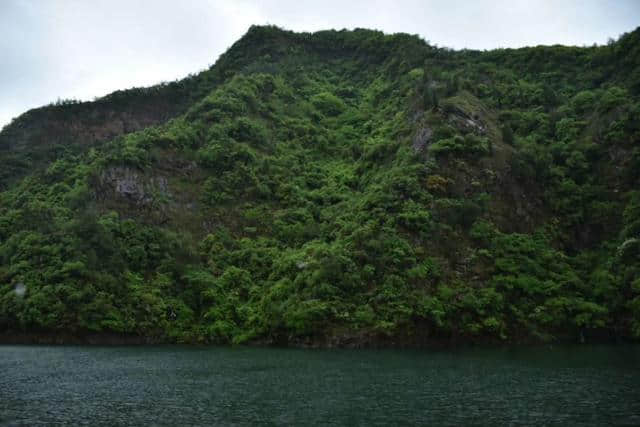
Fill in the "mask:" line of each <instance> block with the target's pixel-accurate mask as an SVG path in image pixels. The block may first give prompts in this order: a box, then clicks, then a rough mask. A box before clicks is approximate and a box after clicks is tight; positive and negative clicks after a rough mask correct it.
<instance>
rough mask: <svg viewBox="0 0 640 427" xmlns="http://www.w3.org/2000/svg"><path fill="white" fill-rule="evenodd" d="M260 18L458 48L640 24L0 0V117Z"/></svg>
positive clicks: (211, 57) (504, 12)
mask: <svg viewBox="0 0 640 427" xmlns="http://www.w3.org/2000/svg"><path fill="white" fill-rule="evenodd" d="M267 23H268V24H275V25H278V26H280V27H284V28H287V29H292V30H296V31H316V30H320V29H328V28H336V29H342V28H356V27H361V28H375V29H379V30H383V31H385V32H388V33H393V32H406V33H410V34H419V35H420V36H422V37H423V38H424V39H425V40H429V41H430V42H431V43H433V44H437V45H439V46H448V47H453V48H463V47H467V48H473V49H492V48H496V47H520V46H530V45H538V44H555V43H560V44H567V45H591V44H593V43H598V44H604V43H606V42H607V39H608V38H610V37H612V38H617V37H618V36H619V35H620V34H621V33H623V32H628V31H632V30H633V29H635V27H637V26H639V25H640V0H531V1H525V0H484V1H480V0H422V1H419V0H408V1H401V0H385V1H381V0H369V1H356V0H340V1H336V0H313V1H306V0H293V1H292V0H282V1H275V0H264V1H258V0H255V1H249V0H181V1H179V0H0V28H1V29H2V33H1V37H0V126H3V125H4V124H6V123H8V122H9V121H10V120H11V118H13V117H16V116H18V115H19V114H21V113H22V112H24V111H26V110H27V109H29V108H33V107H36V106H40V105H43V104H47V103H49V102H51V101H55V100H56V99H57V98H76V99H82V100H86V99H93V98H94V97H96V96H102V95H105V94H107V93H109V92H112V91H114V90H116V89H123V88H129V87H133V86H148V85H151V84H154V83H158V82H160V81H169V80H175V79H177V78H181V77H184V76H185V75H187V74H188V73H191V72H196V71H199V70H202V69H203V68H206V67H207V66H209V65H211V64H212V63H214V62H215V60H216V58H217V57H218V55H220V54H221V53H222V52H224V51H225V50H226V49H227V48H228V47H229V46H230V45H231V44H232V43H233V42H234V41H235V40H237V39H238V38H239V37H241V36H242V35H243V34H244V33H245V32H246V31H247V29H248V28H249V26H250V25H252V24H267Z"/></svg>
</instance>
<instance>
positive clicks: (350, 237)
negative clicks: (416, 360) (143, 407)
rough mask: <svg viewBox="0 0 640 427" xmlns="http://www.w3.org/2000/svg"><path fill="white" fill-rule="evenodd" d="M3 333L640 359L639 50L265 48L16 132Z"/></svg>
mask: <svg viewBox="0 0 640 427" xmlns="http://www.w3.org/2000/svg"><path fill="white" fill-rule="evenodd" d="M0 165H1V167H0V332H4V333H10V332H11V333H32V334H60V333H70V334H77V335H83V334H96V333H98V334H100V333H105V334H106V333H109V334H122V335H134V336H140V337H145V339H147V340H153V341H163V342H189V343H196V342H199V343H244V342H258V343H274V344H296V345H304V344H309V345H316V344H318V345H373V344H379V343H388V344H397V345H399V344H411V345H414V344H416V345H417V344H428V343H430V342H443V341H457V342H480V341H482V342H487V341H489V342H502V341H508V342H516V341H517V342H521V341H549V340H559V339H572V340H580V339H582V340H584V339H590V338H591V337H602V336H610V337H618V338H623V339H634V338H638V337H640V189H639V188H638V183H639V182H640V30H636V31H634V32H632V33H629V34H625V35H623V36H621V37H620V38H619V40H617V41H616V42H614V43H611V44H608V45H606V46H594V47H582V48H579V47H564V46H538V47H532V48H523V49H498V50H493V51H485V52H479V51H470V50H463V51H453V50H450V49H442V48H437V47H434V46H430V45H429V44H427V43H425V42H424V41H423V40H421V39H420V38H418V37H417V36H410V35H407V34H394V35H385V34H383V33H381V32H377V31H370V30H363V29H357V30H355V31H345V30H343V31H322V32H317V33H313V34H308V33H293V32H289V31H284V30H282V29H279V28H276V27H271V26H267V27H252V28H251V29H250V30H249V31H248V33H247V34H246V35H245V36H244V37H242V38H241V39H240V40H239V41H237V42H236V43H235V44H234V45H233V46H232V47H231V48H230V49H229V50H228V51H227V52H226V53H225V54H224V55H222V56H221V57H220V59H219V60H218V62H217V63H216V64H215V65H214V66H212V67H211V68H210V69H208V70H206V71H203V72H201V73H199V74H197V75H193V76H190V77H189V78H187V79H185V80H182V81H177V82H173V83H168V84H162V85H159V86H156V87H152V88H146V89H132V90H126V91H119V92H116V93H114V94H111V95H109V96H107V97H104V98H102V99H98V100H96V101H94V102H64V101H61V102H58V103H57V104H55V105H50V106H47V107H43V108H40V109H36V110H32V111H29V112H27V113H25V114H24V115H22V116H20V117H19V118H18V119H16V120H14V121H13V122H12V123H11V124H10V125H8V126H6V127H5V128H4V129H3V130H2V132H1V133H0Z"/></svg>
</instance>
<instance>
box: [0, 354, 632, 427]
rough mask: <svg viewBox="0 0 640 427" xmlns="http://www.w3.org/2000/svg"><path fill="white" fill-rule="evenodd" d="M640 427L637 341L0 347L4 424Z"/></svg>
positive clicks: (0, 407) (1, 417) (0, 417)
mask: <svg viewBox="0 0 640 427" xmlns="http://www.w3.org/2000/svg"><path fill="white" fill-rule="evenodd" d="M55 423H59V424H60V423H62V424H73V425H78V424H90V425H96V424H106V425H154V424H155V425H158V424H161V425H178V426H181V425H194V424H197V425H203V424H206V425H212V424H213V425H254V424H261V425H363V426H369V425H389V424H391V425H398V424H400V425H425V424H431V425H468V424H483V425H499V424H516V425H533V424H535V425H540V424H546V425H548V424H552V425H554V424H556V425H565V426H569V425H576V424H580V425H611V424H615V425H620V424H628V425H640V346H573V347H536V348H519V349H464V350H455V351H453V350H442V351H414V350H376V351H373V350H371V351H369V350H298V349H260V348H218V347H200V348H193V347H83V346H63V347H54V346H0V424H3V425H37V424H55Z"/></svg>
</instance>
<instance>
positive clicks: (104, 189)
mask: <svg viewBox="0 0 640 427" xmlns="http://www.w3.org/2000/svg"><path fill="white" fill-rule="evenodd" d="M108 195H113V196H115V197H117V198H120V199H125V200H126V201H128V202H132V203H134V204H135V205H138V206H148V205H151V204H152V203H153V202H154V201H155V200H156V199H158V198H166V197H169V196H170V192H169V187H168V182H167V179H166V178H165V177H163V176H152V177H146V176H144V174H143V173H141V172H139V171H137V170H135V169H133V168H130V167H126V166H113V167H110V168H107V169H106V170H104V171H103V172H102V174H101V175H100V180H99V189H98V198H100V199H104V198H105V197H108Z"/></svg>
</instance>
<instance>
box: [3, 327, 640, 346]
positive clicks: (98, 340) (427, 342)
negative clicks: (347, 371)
mask: <svg viewBox="0 0 640 427" xmlns="http://www.w3.org/2000/svg"><path fill="white" fill-rule="evenodd" d="M638 342H639V341H638V340H633V339H630V338H628V337H620V336H615V335H614V334H613V332H612V331H599V333H594V334H589V335H588V336H587V338H586V339H584V340H583V341H581V340H580V339H578V338H577V337H570V336H563V337H558V338H555V339H553V340H549V341H545V340H539V339H533V338H530V337H529V338H526V339H514V340H498V339H495V338H489V337H477V338H474V339H468V338H461V337H450V338H443V337H437V338H436V337H434V338H431V339H428V338H425V337H417V336H416V337H383V336H371V335H354V336H344V335H343V336H329V337H315V338H311V337H308V338H306V339H292V340H286V341H282V340H269V339H258V340H253V341H247V342H244V343H242V344H231V343H226V344H225V343H222V344H221V343H213V342H197V341H191V342H180V341H177V340H173V339H170V338H167V337H151V336H140V335H127V334H117V333H109V332H98V333H96V332H94V333H47V332H39V333H35V332H12V331H5V332H0V345H56V346H58V345H59V346H64V345H88V346H148V345H180V346H192V347H201V346H224V347H234V346H245V347H264V348H267V347H273V348H302V349H319V350H320V349H371V350H377V349H434V350H435V349H460V348H468V347H495V348H498V347H504V346H523V347H528V346H538V345H556V344H557V345H560V344H576V345H589V344H612V345H616V344H630V343H638Z"/></svg>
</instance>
